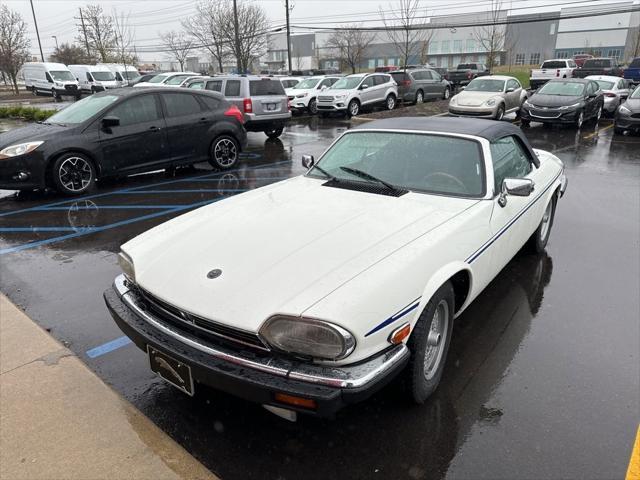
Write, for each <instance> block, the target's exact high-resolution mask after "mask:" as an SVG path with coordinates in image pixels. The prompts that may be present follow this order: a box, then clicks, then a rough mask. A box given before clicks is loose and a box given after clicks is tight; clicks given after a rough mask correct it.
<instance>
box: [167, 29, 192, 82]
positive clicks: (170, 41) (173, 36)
mask: <svg viewBox="0 0 640 480" xmlns="http://www.w3.org/2000/svg"><path fill="white" fill-rule="evenodd" d="M160 39H161V40H162V43H163V44H164V46H165V47H166V49H167V50H168V51H169V53H168V56H169V57H170V58H172V59H173V60H175V61H176V62H178V64H179V65H180V71H181V72H184V64H185V63H186V61H187V57H188V56H189V53H191V51H192V50H193V39H192V38H189V37H188V36H187V35H186V34H185V33H184V32H176V31H173V30H171V31H170V32H165V33H161V34H160Z"/></svg>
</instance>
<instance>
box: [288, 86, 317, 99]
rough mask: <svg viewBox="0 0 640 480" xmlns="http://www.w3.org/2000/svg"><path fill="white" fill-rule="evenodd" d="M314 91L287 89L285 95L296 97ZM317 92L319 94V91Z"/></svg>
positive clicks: (310, 89)
mask: <svg viewBox="0 0 640 480" xmlns="http://www.w3.org/2000/svg"><path fill="white" fill-rule="evenodd" d="M315 90H316V89H315V88H304V89H303V88H298V89H295V88H287V90H286V93H287V95H291V96H292V97H295V96H296V95H302V94H303V93H307V94H309V93H312V92H314V91H315ZM318 92H321V91H320V90H318Z"/></svg>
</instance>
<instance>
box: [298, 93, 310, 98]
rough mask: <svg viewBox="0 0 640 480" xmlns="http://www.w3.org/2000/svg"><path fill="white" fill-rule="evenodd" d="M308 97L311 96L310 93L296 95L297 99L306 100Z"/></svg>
mask: <svg viewBox="0 0 640 480" xmlns="http://www.w3.org/2000/svg"><path fill="white" fill-rule="evenodd" d="M307 95H309V94H308V93H301V94H300V95H296V98H304V97H306V96H307Z"/></svg>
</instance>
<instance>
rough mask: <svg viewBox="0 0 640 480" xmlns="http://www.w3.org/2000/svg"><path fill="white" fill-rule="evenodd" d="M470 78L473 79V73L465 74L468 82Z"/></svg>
mask: <svg viewBox="0 0 640 480" xmlns="http://www.w3.org/2000/svg"><path fill="white" fill-rule="evenodd" d="M471 77H473V73H471V72H467V78H468V79H469V80H471Z"/></svg>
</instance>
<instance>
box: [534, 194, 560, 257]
mask: <svg viewBox="0 0 640 480" xmlns="http://www.w3.org/2000/svg"><path fill="white" fill-rule="evenodd" d="M556 201H557V197H556V196H555V195H554V196H553V198H552V199H551V200H550V201H549V204H548V205H547V208H545V210H544V214H543V215H542V220H541V221H540V225H538V228H537V229H536V231H535V232H533V235H531V238H529V249H530V250H532V251H533V252H535V253H542V252H543V251H544V249H545V248H546V246H547V243H548V242H549V236H550V235H551V227H552V226H553V218H554V216H555V214H556Z"/></svg>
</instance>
